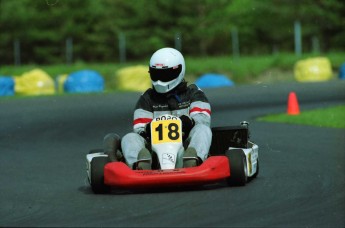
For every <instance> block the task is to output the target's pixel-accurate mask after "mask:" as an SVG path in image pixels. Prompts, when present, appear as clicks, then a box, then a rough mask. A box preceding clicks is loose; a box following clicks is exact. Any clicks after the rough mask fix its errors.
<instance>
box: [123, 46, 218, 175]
mask: <svg viewBox="0 0 345 228" xmlns="http://www.w3.org/2000/svg"><path fill="white" fill-rule="evenodd" d="M185 69H186V67H185V61H184V58H183V56H182V54H181V53H180V52H179V51H178V50H176V49H173V48H162V49H159V50H158V51H156V52H155V53H154V54H153V55H152V57H151V59H150V66H149V73H150V77H151V81H152V85H153V86H152V88H150V89H148V90H146V92H145V93H144V94H142V95H141V96H140V98H139V100H138V102H137V104H136V107H135V111H134V121H133V130H134V132H131V133H128V134H126V135H125V136H124V137H123V138H122V140H121V148H122V152H123V155H124V157H125V160H126V162H127V164H128V165H129V167H132V168H135V167H133V164H134V163H135V162H137V161H138V160H143V161H145V162H142V161H141V162H139V164H138V166H139V167H136V168H137V169H151V165H152V156H151V153H150V151H149V150H148V149H147V145H148V143H149V142H150V141H149V140H147V139H149V137H150V122H151V121H152V119H153V118H155V117H159V116H161V115H163V114H171V115H175V116H179V117H180V119H181V121H182V132H183V135H184V137H183V140H184V145H187V148H186V150H185V151H184V154H183V157H188V158H191V157H194V158H195V159H188V160H187V159H186V160H185V161H184V163H183V166H184V167H193V166H197V165H198V163H199V164H200V163H202V162H203V161H204V160H205V159H206V158H207V156H208V151H209V149H210V145H211V140H212V132H211V129H210V123H211V106H210V104H209V102H208V99H207V98H206V96H205V94H204V92H203V91H201V90H200V89H199V88H198V87H197V86H196V85H194V84H191V85H189V86H187V82H186V81H185V80H184V75H185Z"/></svg>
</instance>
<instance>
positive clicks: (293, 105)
mask: <svg viewBox="0 0 345 228" xmlns="http://www.w3.org/2000/svg"><path fill="white" fill-rule="evenodd" d="M287 114H288V115H299V114H300V111H299V105H298V100H297V96H296V93H295V92H290V93H289V99H288V106H287Z"/></svg>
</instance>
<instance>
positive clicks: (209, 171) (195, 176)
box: [104, 156, 230, 188]
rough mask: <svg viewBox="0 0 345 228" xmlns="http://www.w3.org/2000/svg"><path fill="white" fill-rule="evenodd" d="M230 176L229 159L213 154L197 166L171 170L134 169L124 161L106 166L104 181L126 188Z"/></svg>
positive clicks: (173, 184)
mask: <svg viewBox="0 0 345 228" xmlns="http://www.w3.org/2000/svg"><path fill="white" fill-rule="evenodd" d="M229 176H230V167H229V160H228V158H227V157H225V156H212V157H210V158H208V159H207V160H206V161H205V162H204V163H202V164H201V165H200V166H197V167H192V168H179V169H171V170H132V169H130V168H129V167H128V166H127V165H126V164H124V163H122V162H111V163H108V164H107V165H106V166H105V167H104V183H105V184H106V185H110V186H114V187H124V188H146V187H160V186H175V185H193V184H206V183H212V182H216V181H219V180H221V179H225V178H227V177H229Z"/></svg>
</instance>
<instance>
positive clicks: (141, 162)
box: [137, 148, 152, 170]
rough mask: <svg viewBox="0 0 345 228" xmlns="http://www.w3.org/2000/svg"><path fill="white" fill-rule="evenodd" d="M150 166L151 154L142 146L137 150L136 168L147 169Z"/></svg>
mask: <svg viewBox="0 0 345 228" xmlns="http://www.w3.org/2000/svg"><path fill="white" fill-rule="evenodd" d="M151 166H152V156H151V153H150V151H149V150H148V149H146V148H143V149H141V150H140V151H139V154H138V161H137V169H139V170H149V169H151Z"/></svg>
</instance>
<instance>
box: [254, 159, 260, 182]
mask: <svg viewBox="0 0 345 228" xmlns="http://www.w3.org/2000/svg"><path fill="white" fill-rule="evenodd" d="M256 164H257V165H256V172H255V174H254V175H253V177H254V178H255V177H256V176H257V175H258V174H259V159H258V160H257V163H256Z"/></svg>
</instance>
